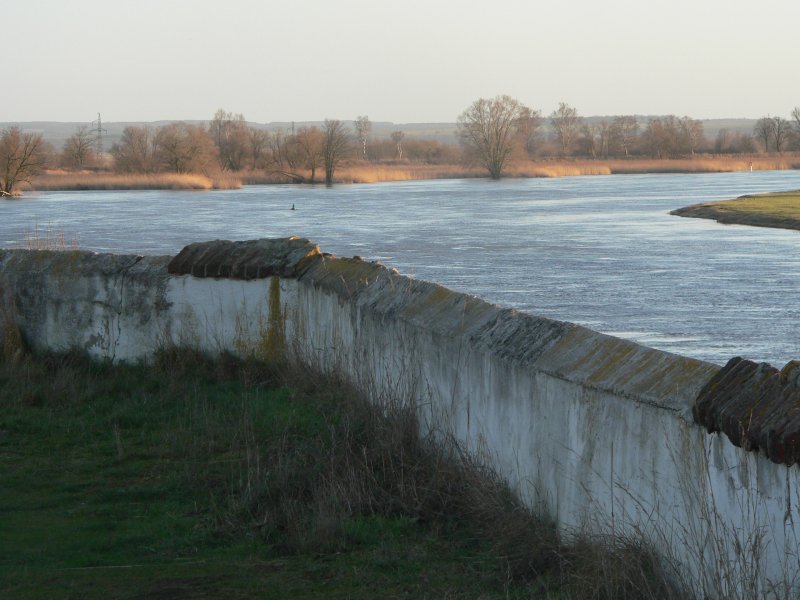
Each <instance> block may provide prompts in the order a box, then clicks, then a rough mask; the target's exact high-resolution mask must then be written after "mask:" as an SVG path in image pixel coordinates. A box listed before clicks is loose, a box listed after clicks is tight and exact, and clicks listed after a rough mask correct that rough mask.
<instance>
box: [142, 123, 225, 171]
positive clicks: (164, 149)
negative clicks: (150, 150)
mask: <svg viewBox="0 0 800 600" xmlns="http://www.w3.org/2000/svg"><path fill="white" fill-rule="evenodd" d="M155 146H156V158H157V160H158V162H159V164H160V165H161V167H162V169H163V170H165V171H171V172H173V173H203V174H207V173H208V172H209V170H210V169H211V165H212V163H213V162H214V157H215V154H216V152H215V148H214V143H213V142H212V141H211V138H210V137H208V134H207V133H206V130H205V129H204V128H203V127H198V126H196V125H189V124H187V123H170V124H169V125H164V126H163V127H159V128H158V130H157V131H156V136H155Z"/></svg>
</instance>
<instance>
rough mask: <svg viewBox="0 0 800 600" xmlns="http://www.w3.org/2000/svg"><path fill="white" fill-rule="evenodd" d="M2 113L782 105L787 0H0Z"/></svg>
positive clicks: (165, 114) (790, 62)
mask: <svg viewBox="0 0 800 600" xmlns="http://www.w3.org/2000/svg"><path fill="white" fill-rule="evenodd" d="M0 19H2V21H3V32H2V45H0V48H1V49H2V50H0V52H2V54H0V56H2V62H1V63H0V64H2V69H0V73H2V81H3V84H2V89H1V90H0V122H8V121H44V120H53V121H91V120H92V119H93V118H95V117H96V113H97V112H101V113H102V115H103V119H104V120H106V121H152V120H160V119H209V118H211V116H212V115H213V113H214V111H215V110H216V109H217V108H220V107H222V108H225V109H226V110H229V111H233V112H237V113H238V112H241V113H243V114H244V115H245V117H246V118H247V119H248V120H250V121H257V122H269V121H290V120H296V121H303V120H321V119H323V118H338V119H352V118H355V117H356V116H357V115H363V114H366V115H369V117H370V119H372V120H373V121H394V122H396V123H405V122H435V121H455V119H456V117H457V116H458V115H459V114H460V113H461V112H462V111H463V110H464V109H465V108H466V107H467V106H468V105H469V104H470V103H471V102H472V101H474V100H475V99H477V98H479V97H490V96H495V95H497V94H509V95H511V96H513V97H515V98H517V99H519V100H520V101H522V102H524V103H526V104H528V105H529V106H532V107H534V108H539V109H540V110H542V112H544V113H545V114H549V113H550V112H551V111H552V110H553V109H554V108H555V107H556V105H557V104H558V102H559V101H562V100H563V101H565V102H567V103H569V104H571V105H573V106H575V107H576V108H577V109H578V111H579V113H580V114H582V115H610V114H630V113H637V114H667V113H675V114H679V115H689V116H692V117H695V118H714V117H760V116H762V115H766V114H771V115H780V116H785V117H788V116H789V112H790V111H791V109H792V108H793V107H794V106H798V105H800V76H798V62H800V34H798V32H800V0H748V1H745V0H606V1H602V0H560V1H559V0H554V1H549V2H543V1H538V0H535V1H534V0H530V1H522V0H484V1H481V2H477V1H473V0H459V1H444V0H395V1H393V2H385V1H383V0H293V1H286V2H277V1H273V0H266V1H260V2H259V1H255V0H225V1H216V2H212V1H210V0H191V1H190V0H136V1H129V0H70V1H68V0H0Z"/></svg>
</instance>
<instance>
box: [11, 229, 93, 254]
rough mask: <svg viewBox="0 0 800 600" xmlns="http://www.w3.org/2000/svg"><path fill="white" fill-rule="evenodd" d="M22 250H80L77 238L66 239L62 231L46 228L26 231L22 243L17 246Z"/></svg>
mask: <svg viewBox="0 0 800 600" xmlns="http://www.w3.org/2000/svg"><path fill="white" fill-rule="evenodd" d="M17 245H18V246H19V247H20V248H22V249H24V250H52V251H57V252H66V251H69V250H80V243H79V242H78V238H72V239H67V236H66V234H65V233H64V230H63V229H54V228H52V227H46V228H45V229H39V227H38V226H34V228H33V229H26V230H25V233H24V234H23V238H22V241H20V242H19V243H18V244H17Z"/></svg>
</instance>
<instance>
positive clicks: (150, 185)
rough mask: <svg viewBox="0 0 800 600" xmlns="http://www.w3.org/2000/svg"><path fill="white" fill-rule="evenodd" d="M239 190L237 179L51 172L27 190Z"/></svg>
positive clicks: (203, 176)
mask: <svg viewBox="0 0 800 600" xmlns="http://www.w3.org/2000/svg"><path fill="white" fill-rule="evenodd" d="M241 186H242V182H241V180H240V179H239V178H238V177H236V176H231V175H229V174H221V175H214V176H206V175H200V174H196V173H180V174H178V173H156V174H129V173H126V174H115V173H93V172H91V171H80V172H72V173H70V172H63V171H62V172H51V173H45V174H43V175H40V176H38V177H36V178H35V179H34V180H33V182H32V183H31V184H30V186H29V189H32V190H36V191H42V192H45V191H83V190H211V189H236V188H240V187H241Z"/></svg>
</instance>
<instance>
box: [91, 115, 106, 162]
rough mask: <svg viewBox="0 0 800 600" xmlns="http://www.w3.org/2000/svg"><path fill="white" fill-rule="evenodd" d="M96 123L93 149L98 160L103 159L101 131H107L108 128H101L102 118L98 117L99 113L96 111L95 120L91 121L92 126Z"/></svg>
mask: <svg viewBox="0 0 800 600" xmlns="http://www.w3.org/2000/svg"><path fill="white" fill-rule="evenodd" d="M95 124H96V125H97V127H96V128H95V129H94V131H95V138H94V141H95V151H96V152H97V157H98V158H99V159H100V161H102V160H103V132H105V133H108V130H106V129H103V120H102V119H101V118H100V113H97V121H92V126H94V125H95Z"/></svg>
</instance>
